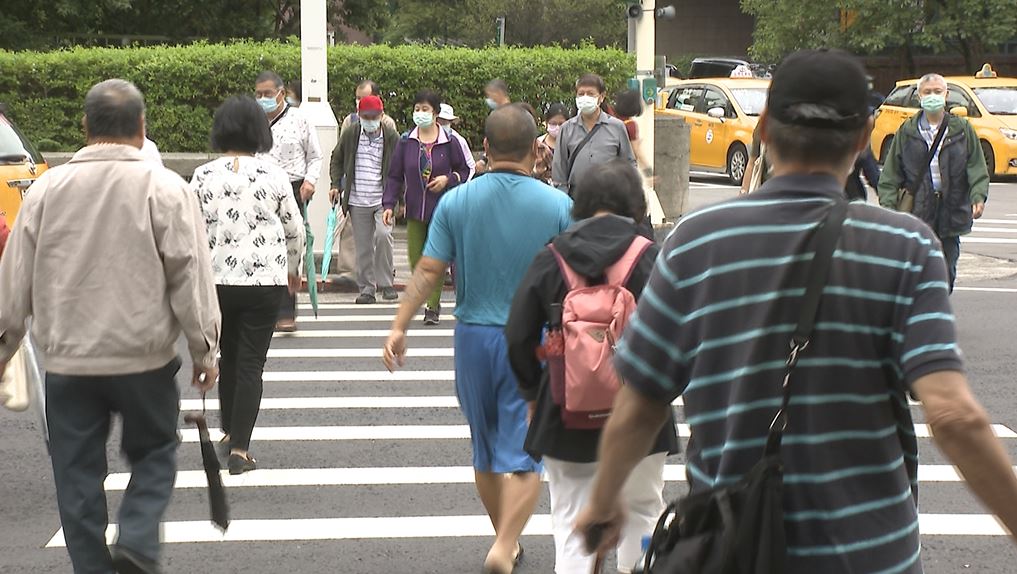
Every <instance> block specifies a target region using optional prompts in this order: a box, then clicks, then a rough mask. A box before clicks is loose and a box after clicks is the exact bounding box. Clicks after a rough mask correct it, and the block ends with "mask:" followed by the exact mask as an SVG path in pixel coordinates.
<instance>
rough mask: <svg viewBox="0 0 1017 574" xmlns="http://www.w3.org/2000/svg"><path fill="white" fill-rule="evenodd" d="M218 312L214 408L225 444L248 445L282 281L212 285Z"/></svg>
mask: <svg viewBox="0 0 1017 574" xmlns="http://www.w3.org/2000/svg"><path fill="white" fill-rule="evenodd" d="M216 291H217V292H218V294H219V309H220V311H221V312H222V335H221V337H220V343H219V347H220V356H221V358H220V360H219V413H220V416H221V417H222V431H223V433H225V434H228V435H229V436H230V448H237V449H241V450H247V449H248V448H249V447H250V446H251V433H252V432H254V423H255V422H257V420H258V412H259V411H260V410H261V394H262V388H263V383H262V374H263V373H264V371H265V358H266V357H267V356H268V348H269V347H270V346H271V344H272V333H273V331H274V330H275V322H276V319H277V318H278V316H279V299H280V298H281V297H282V294H283V293H286V292H287V291H288V289H287V288H286V287H282V286H267V287H248V286H230V285H217V286H216Z"/></svg>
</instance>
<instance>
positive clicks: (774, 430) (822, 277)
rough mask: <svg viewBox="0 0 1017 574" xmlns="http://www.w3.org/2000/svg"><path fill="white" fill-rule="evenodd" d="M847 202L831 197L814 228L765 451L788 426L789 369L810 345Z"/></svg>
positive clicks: (773, 448)
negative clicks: (802, 293)
mask: <svg viewBox="0 0 1017 574" xmlns="http://www.w3.org/2000/svg"><path fill="white" fill-rule="evenodd" d="M847 210H848V203H847V201H845V200H844V199H837V200H835V201H834V204H833V208H831V209H830V213H829V214H828V215H827V216H826V219H825V220H824V221H823V224H822V226H821V227H820V228H819V229H818V230H817V231H816V235H815V239H814V240H813V243H814V247H815V255H814V256H813V258H812V263H811V264H810V265H809V270H808V275H807V276H806V277H807V280H806V284H805V296H804V297H803V298H802V307H801V310H800V312H799V314H798V325H797V326H796V327H795V332H794V335H792V337H791V353H790V354H789V355H788V358H787V367H786V369H785V371H784V384H783V386H782V391H783V397H782V399H781V404H780V410H778V411H777V415H776V416H775V417H774V418H773V422H772V423H770V432H769V435H768V437H767V441H766V451H765V454H766V455H775V454H777V452H778V451H779V450H780V443H781V440H782V439H783V436H784V431H785V430H786V429H787V409H788V404H789V403H790V401H791V372H792V371H793V370H794V368H795V366H796V365H797V364H798V358H799V355H801V352H802V351H804V350H805V348H806V347H808V346H809V340H810V339H811V337H812V330H813V327H815V324H816V313H817V312H818V311H819V302H820V300H821V299H822V295H823V288H824V286H825V285H826V282H827V279H828V278H829V276H830V264H831V263H832V261H833V252H834V250H835V249H836V248H837V240H838V239H839V238H840V231H841V228H842V227H843V226H844V219H845V218H846V217H847Z"/></svg>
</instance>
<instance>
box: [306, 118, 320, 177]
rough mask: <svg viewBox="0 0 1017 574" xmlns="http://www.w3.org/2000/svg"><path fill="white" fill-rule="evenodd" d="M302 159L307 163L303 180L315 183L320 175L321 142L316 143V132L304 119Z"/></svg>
mask: <svg viewBox="0 0 1017 574" xmlns="http://www.w3.org/2000/svg"><path fill="white" fill-rule="evenodd" d="M304 126H305V129H304V161H305V162H306V164H307V173H305V174H304V181H305V182H307V183H310V184H311V185H315V184H316V183H318V178H319V177H320V176H321V162H322V154H321V144H319V143H318V134H316V133H314V128H313V127H311V124H310V123H308V122H307V121H306V120H305V121H304Z"/></svg>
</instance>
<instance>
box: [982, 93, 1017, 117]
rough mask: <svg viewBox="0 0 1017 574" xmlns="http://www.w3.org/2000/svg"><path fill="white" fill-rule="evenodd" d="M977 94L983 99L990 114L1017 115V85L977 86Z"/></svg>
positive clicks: (983, 103)
mask: <svg viewBox="0 0 1017 574" xmlns="http://www.w3.org/2000/svg"><path fill="white" fill-rule="evenodd" d="M975 95H976V96H978V99H979V100H981V101H982V105H984V106H985V109H987V110H989V113H990V114H993V115H997V116H1017V86H996V87H992V88H977V89H975Z"/></svg>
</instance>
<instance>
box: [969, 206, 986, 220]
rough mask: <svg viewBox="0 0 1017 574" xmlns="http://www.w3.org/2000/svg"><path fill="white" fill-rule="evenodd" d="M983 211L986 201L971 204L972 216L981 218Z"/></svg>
mask: <svg viewBox="0 0 1017 574" xmlns="http://www.w3.org/2000/svg"><path fill="white" fill-rule="evenodd" d="M983 213H985V202H981V203H976V204H974V205H972V206H971V217H974V218H975V219H981V217H982V214H983Z"/></svg>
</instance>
